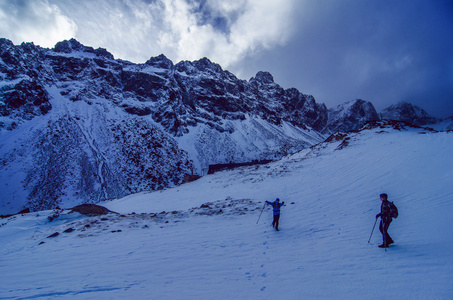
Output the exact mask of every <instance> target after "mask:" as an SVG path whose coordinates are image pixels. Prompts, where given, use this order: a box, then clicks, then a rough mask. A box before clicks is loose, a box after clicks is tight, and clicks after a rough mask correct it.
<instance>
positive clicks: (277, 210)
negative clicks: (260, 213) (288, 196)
mask: <svg viewBox="0 0 453 300" xmlns="http://www.w3.org/2000/svg"><path fill="white" fill-rule="evenodd" d="M266 204H268V205H271V206H272V207H273V208H274V209H273V210H274V219H273V221H272V227H274V228H275V229H276V230H277V231H278V221H279V220H280V207H282V206H283V205H284V204H285V201H283V202H282V203H280V199H279V198H277V199H275V201H274V202H269V201H266Z"/></svg>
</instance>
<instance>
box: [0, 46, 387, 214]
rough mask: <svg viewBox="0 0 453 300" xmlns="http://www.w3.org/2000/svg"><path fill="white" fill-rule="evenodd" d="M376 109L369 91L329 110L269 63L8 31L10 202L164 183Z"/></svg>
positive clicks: (1, 62)
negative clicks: (135, 53) (142, 56)
mask: <svg viewBox="0 0 453 300" xmlns="http://www.w3.org/2000/svg"><path fill="white" fill-rule="evenodd" d="M378 118H380V116H379V115H378V114H377V113H376V111H375V109H374V107H373V105H372V104H371V103H370V102H367V101H363V100H356V101H352V102H351V103H349V104H348V105H345V106H342V107H337V108H336V109H330V110H328V109H327V107H326V106H325V105H324V104H319V103H316V101H315V99H314V97H313V96H310V95H305V94H303V93H301V92H300V91H298V90H297V89H294V88H291V89H284V88H282V87H281V86H279V85H278V84H277V83H275V82H274V79H273V77H272V75H271V74H270V73H268V72H258V73H257V74H256V76H255V77H253V78H251V79H250V80H249V81H246V80H241V79H238V78H237V77H236V76H235V75H234V74H232V73H230V72H229V71H226V70H223V69H222V68H221V67H220V66H219V65H218V64H215V63H212V62H211V61H209V59H207V58H203V59H200V60H198V61H194V62H189V61H182V62H179V63H177V64H173V62H172V61H170V60H169V59H168V58H166V57H165V56H164V55H160V56H157V57H152V58H150V59H149V60H148V61H147V62H145V63H144V64H134V63H131V62H128V61H124V60H120V59H115V58H114V57H113V55H112V54H110V53H109V52H108V51H107V50H106V49H102V48H99V49H93V48H92V47H87V46H84V45H82V44H80V43H79V42H78V41H76V40H74V39H71V40H69V41H63V42H60V43H57V44H56V45H55V47H54V48H53V49H45V48H41V47H39V46H35V45H34V44H32V43H23V44H21V45H19V46H15V45H14V44H13V43H12V42H11V41H9V40H6V39H0V135H1V136H2V142H1V144H0V169H1V175H0V179H1V181H0V185H1V186H2V190H3V191H4V193H3V194H2V196H1V199H0V209H1V210H4V211H5V213H8V212H9V211H11V210H16V211H18V210H19V208H22V207H25V206H27V207H30V208H31V209H33V210H37V209H44V208H53V207H55V206H58V205H66V204H69V203H70V204H71V205H76V204H80V203H96V202H98V201H101V200H104V199H108V198H115V197H121V196H124V195H127V194H130V193H136V192H140V191H146V190H155V189H163V188H166V187H169V186H174V185H179V184H181V183H182V182H184V181H185V180H187V179H188V178H189V179H190V178H191V176H192V175H194V174H195V175H204V174H205V173H206V172H207V169H208V166H209V165H211V164H223V163H230V162H234V163H242V162H250V161H253V160H268V159H279V158H281V157H282V156H284V155H287V154H290V153H294V152H296V151H299V150H301V149H303V148H306V147H309V146H312V145H314V144H317V143H319V142H321V141H323V140H324V139H325V138H326V137H327V136H328V135H329V134H330V133H333V132H336V131H339V130H341V131H348V130H351V129H357V128H359V127H360V126H362V125H363V123H364V122H366V121H370V120H375V119H378Z"/></svg>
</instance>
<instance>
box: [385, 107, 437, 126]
mask: <svg viewBox="0 0 453 300" xmlns="http://www.w3.org/2000/svg"><path fill="white" fill-rule="evenodd" d="M381 118H382V119H388V120H400V121H405V122H409V123H411V124H415V125H419V126H424V125H429V124H436V123H438V122H440V121H441V120H439V119H437V118H434V117H432V116H430V115H429V114H428V113H427V112H426V111H425V110H424V109H422V108H420V107H418V106H416V105H413V104H411V103H407V102H400V103H398V104H395V105H391V106H389V107H387V108H386V109H384V110H383V111H382V112H381Z"/></svg>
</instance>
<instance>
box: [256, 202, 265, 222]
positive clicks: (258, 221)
mask: <svg viewBox="0 0 453 300" xmlns="http://www.w3.org/2000/svg"><path fill="white" fill-rule="evenodd" d="M265 206H266V202H264V205H263V209H261V213H260V216H259V217H258V221H256V224H258V222H259V221H260V218H261V214H262V213H263V210H264V207H265Z"/></svg>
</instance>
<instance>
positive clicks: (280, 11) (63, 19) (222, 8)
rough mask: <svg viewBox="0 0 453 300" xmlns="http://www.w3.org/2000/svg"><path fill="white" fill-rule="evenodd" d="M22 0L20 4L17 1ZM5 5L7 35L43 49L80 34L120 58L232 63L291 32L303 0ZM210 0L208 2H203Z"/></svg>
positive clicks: (30, 0)
mask: <svg viewBox="0 0 453 300" xmlns="http://www.w3.org/2000/svg"><path fill="white" fill-rule="evenodd" d="M13 3H14V2H13ZM19 3H22V5H19V4H5V3H3V4H0V18H1V22H0V35H2V36H4V37H6V38H9V39H11V40H12V41H13V42H14V43H16V44H17V43H21V42H22V41H33V42H35V44H39V45H41V46H43V47H53V46H54V45H55V43H56V42H58V41H61V40H64V39H69V38H71V37H75V38H76V39H78V40H79V41H80V42H81V43H83V44H85V45H87V46H92V47H95V48H97V47H103V48H107V50H109V51H110V52H112V53H113V54H114V55H115V57H117V58H122V59H128V60H131V61H134V62H144V61H145V60H147V59H149V57H151V56H155V55H158V54H160V53H163V54H165V55H166V56H168V57H169V58H170V59H172V60H173V61H174V62H175V63H176V62H178V61H180V60H196V59H200V58H202V57H208V58H209V59H211V60H212V61H214V62H217V63H219V64H221V65H222V66H223V67H225V68H226V67H228V66H230V65H231V64H234V63H237V62H238V61H241V60H243V59H244V58H246V56H247V55H250V54H252V53H254V52H256V51H259V50H261V49H266V48H270V47H273V46H275V45H280V44H283V43H285V42H286V40H287V39H288V38H289V36H290V35H291V33H292V32H291V30H290V27H291V25H292V20H293V17H294V16H293V13H292V12H293V7H294V6H295V3H296V0H283V1H269V0H232V1H223V0H207V1H201V2H200V1H187V0H154V1H152V0H151V1H150V0H148V1H144V0H142V1H133V0H99V1H89V0H78V1H75V0H66V1H57V0H26V1H21V2H19ZM201 4H202V5H201Z"/></svg>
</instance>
